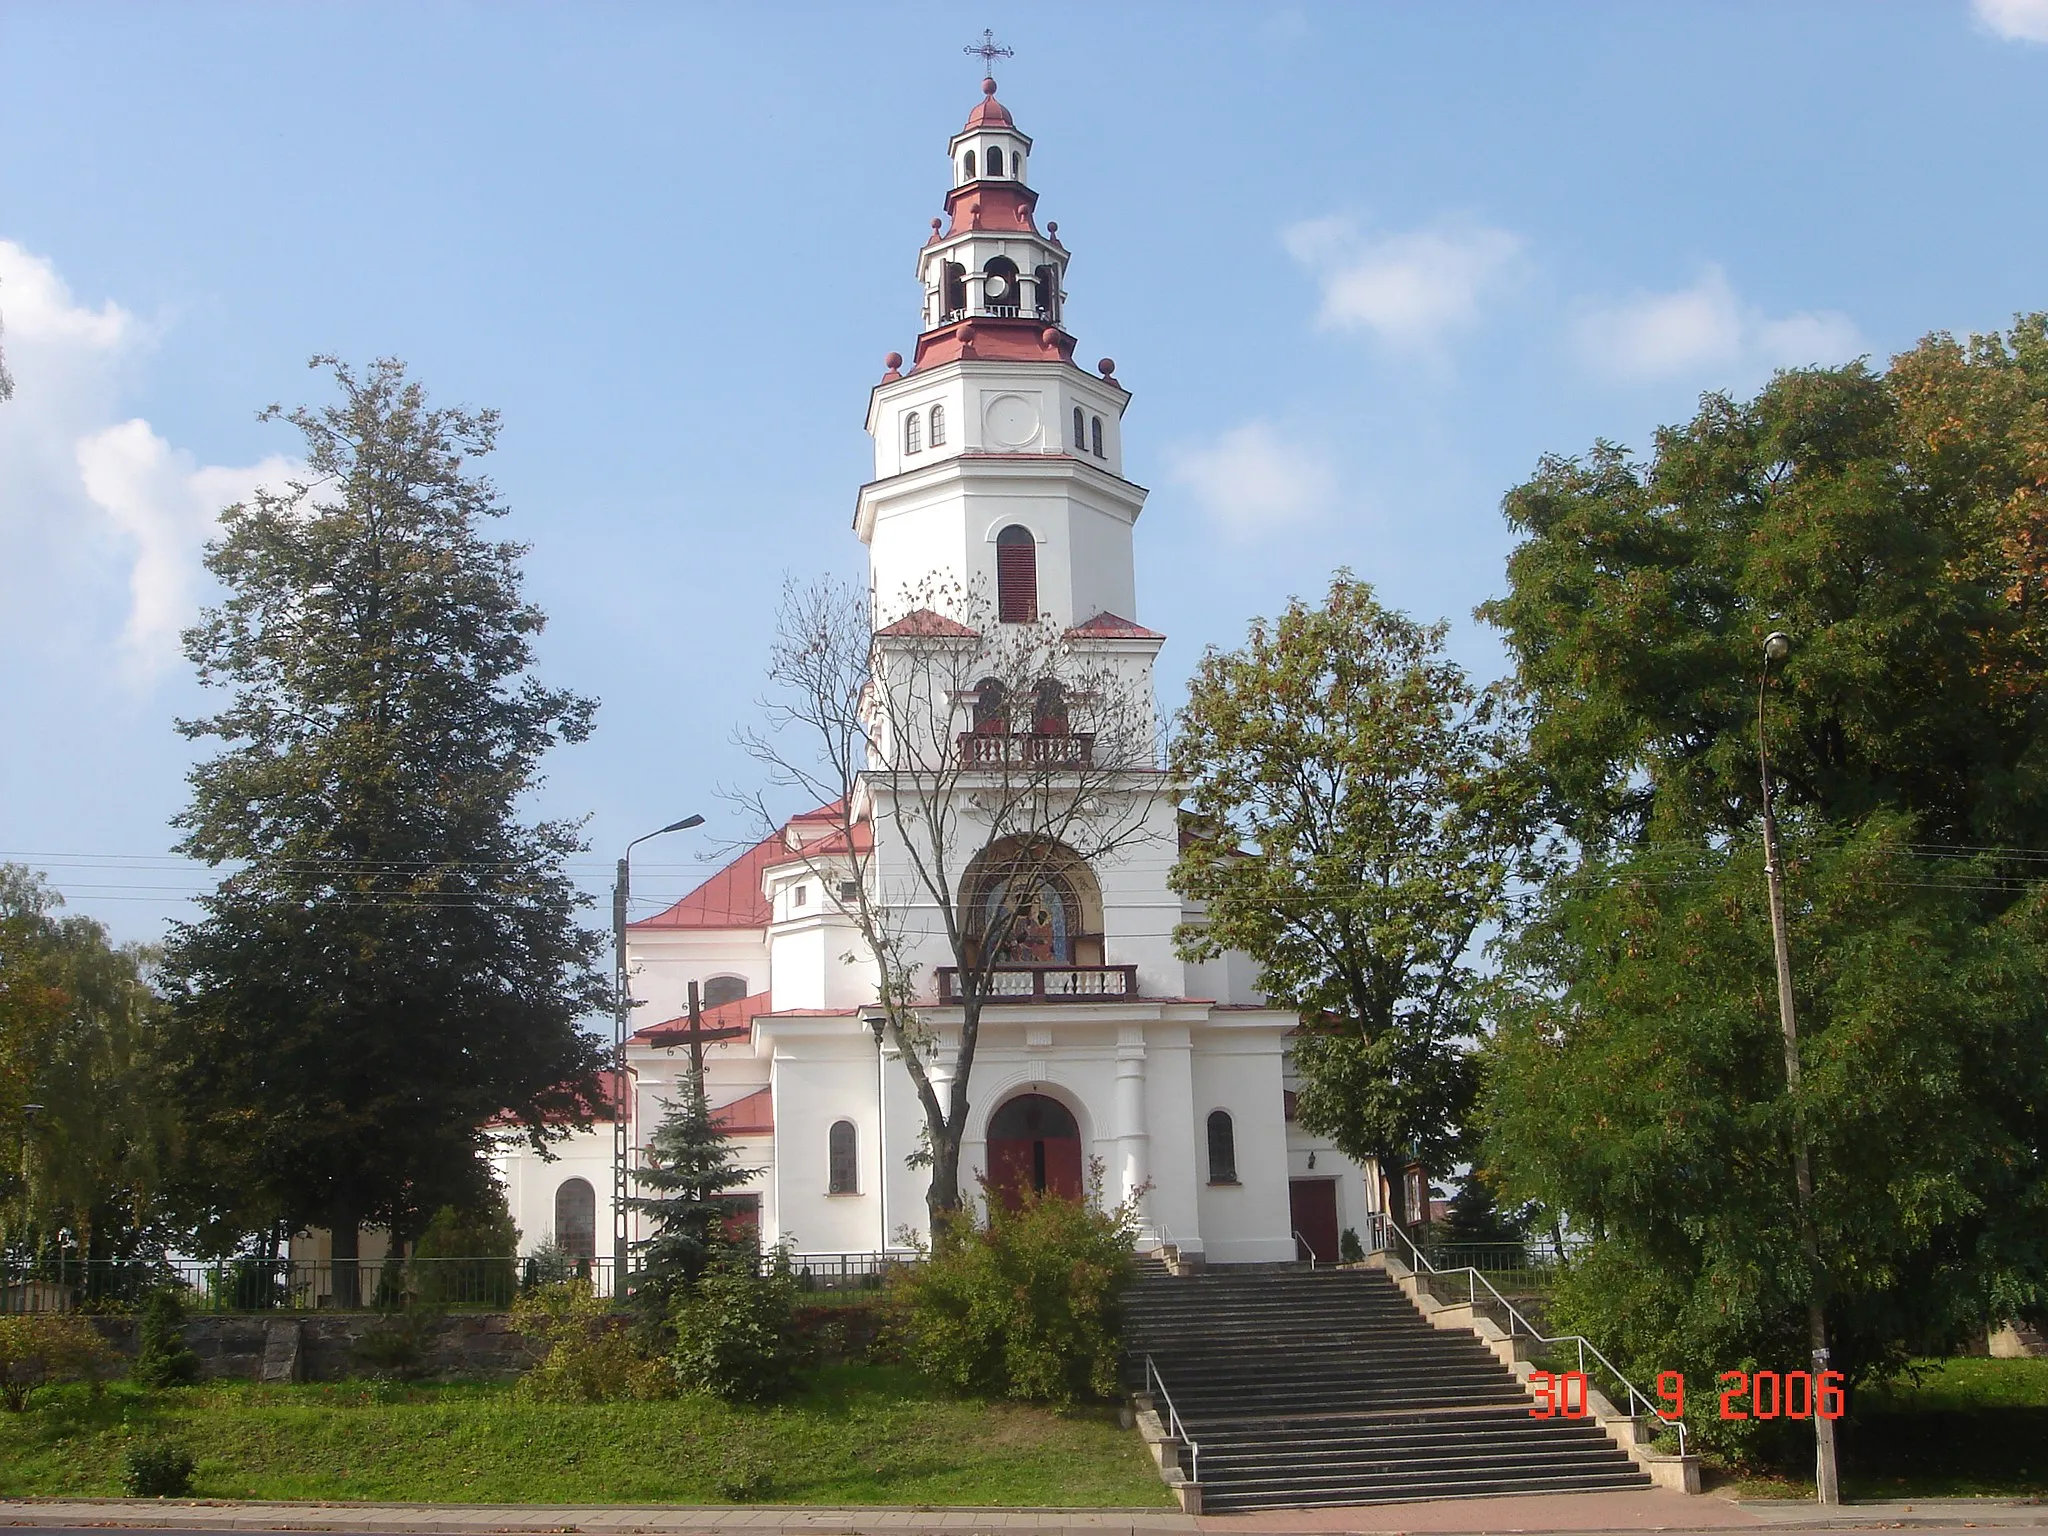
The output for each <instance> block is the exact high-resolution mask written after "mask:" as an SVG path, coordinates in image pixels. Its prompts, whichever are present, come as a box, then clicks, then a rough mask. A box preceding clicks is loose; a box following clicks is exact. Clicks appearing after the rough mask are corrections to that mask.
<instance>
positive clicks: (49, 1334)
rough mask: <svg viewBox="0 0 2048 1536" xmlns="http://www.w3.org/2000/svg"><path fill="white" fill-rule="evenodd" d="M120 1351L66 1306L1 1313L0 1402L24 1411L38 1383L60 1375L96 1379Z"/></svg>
mask: <svg viewBox="0 0 2048 1536" xmlns="http://www.w3.org/2000/svg"><path fill="white" fill-rule="evenodd" d="M117 1358H118V1357H117V1356H116V1355H115V1354H114V1351H113V1350H112V1349H111V1348H109V1347H108V1344H107V1341H106V1340H105V1339H103V1338H101V1337H100V1335H99V1330H98V1329H97V1328H95V1327H93V1325H92V1324H91V1323H89V1322H87V1321H86V1320H85V1319H84V1318H82V1317H77V1316H74V1315H72V1314H69V1313H63V1312H25V1313H16V1314H14V1315H12V1316H0V1404H5V1405H6V1408H7V1411H8V1412H9V1413H21V1412H22V1411H24V1410H25V1409H26V1408H27V1407H28V1405H29V1399H30V1398H31V1397H33V1396H34V1395H35V1391H36V1388H38V1387H42V1386H47V1385H49V1384H50V1383H52V1382H59V1381H91V1382H94V1383H97V1382H98V1381H99V1380H100V1379H101V1378H102V1377H103V1376H104V1375H106V1374H107V1373H108V1372H110V1371H112V1370H113V1368H114V1366H115V1364H116V1362H117Z"/></svg>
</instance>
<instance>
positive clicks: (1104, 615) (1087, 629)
mask: <svg viewBox="0 0 2048 1536" xmlns="http://www.w3.org/2000/svg"><path fill="white" fill-rule="evenodd" d="M1067 633H1068V635H1070V636H1077V637H1079V638H1081V639H1084V640H1164V639H1165V638H1166V636H1164V635H1162V634H1160V633H1159V631H1158V630H1156V629H1147V628H1146V627H1145V626H1144V625H1142V624H1139V623H1136V622H1134V621H1133V620H1130V619H1120V618H1118V617H1117V616H1116V615H1115V614H1113V613H1111V612H1109V611H1108V610H1106V609H1105V610H1104V611H1103V612H1101V613H1098V614H1097V615H1095V617H1094V618H1092V619H1090V620H1088V622H1087V623H1085V624H1076V625H1075V626H1074V627H1073V628H1072V629H1070V630H1068V631H1067Z"/></svg>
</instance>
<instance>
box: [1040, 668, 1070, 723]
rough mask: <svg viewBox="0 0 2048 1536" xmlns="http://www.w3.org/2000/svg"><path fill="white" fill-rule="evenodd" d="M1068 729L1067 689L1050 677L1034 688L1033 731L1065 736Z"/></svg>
mask: <svg viewBox="0 0 2048 1536" xmlns="http://www.w3.org/2000/svg"><path fill="white" fill-rule="evenodd" d="M1067 729H1068V727H1067V690H1066V689H1065V688H1064V687H1062V686H1061V685H1060V684H1059V683H1058V682H1056V681H1054V680H1053V679H1052V678H1049V677H1048V678H1046V679H1045V680H1044V681H1042V682H1041V683H1039V685H1038V686H1037V688H1035V689H1033V690H1032V695H1031V733H1032V735H1034V736H1064V735H1066V734H1067Z"/></svg>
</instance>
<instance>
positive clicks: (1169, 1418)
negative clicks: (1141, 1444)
mask: <svg viewBox="0 0 2048 1536" xmlns="http://www.w3.org/2000/svg"><path fill="white" fill-rule="evenodd" d="M1155 1386H1156V1387H1157V1388H1158V1389H1159V1401H1160V1402H1162V1403H1164V1404H1166V1427H1167V1429H1168V1431H1169V1432H1170V1433H1171V1434H1172V1435H1173V1436H1174V1438H1175V1439H1177V1440H1179V1441H1180V1443H1181V1444H1183V1445H1185V1446H1186V1447H1187V1448H1188V1481H1189V1482H1191V1483H1199V1482H1200V1481H1201V1480H1202V1447H1201V1445H1200V1444H1199V1443H1197V1441H1196V1440H1195V1437H1194V1436H1193V1435H1191V1434H1189V1433H1188V1427H1187V1425H1186V1424H1184V1423H1182V1422H1181V1417H1180V1410H1179V1409H1178V1408H1176V1407H1174V1406H1173V1394H1172V1393H1171V1392H1168V1391H1167V1390H1166V1378H1165V1377H1164V1376H1161V1375H1160V1374H1159V1367H1158V1366H1156V1365H1154V1364H1153V1363H1152V1355H1151V1353H1150V1351H1147V1352H1146V1355H1145V1390H1146V1391H1147V1392H1150V1391H1151V1390H1152V1389H1153V1388H1154V1387H1155Z"/></svg>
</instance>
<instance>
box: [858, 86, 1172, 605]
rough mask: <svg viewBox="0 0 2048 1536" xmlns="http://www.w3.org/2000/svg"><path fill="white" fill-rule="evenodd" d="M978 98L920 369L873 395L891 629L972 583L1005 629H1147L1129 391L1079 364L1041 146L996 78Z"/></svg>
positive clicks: (889, 375) (877, 583)
mask: <svg viewBox="0 0 2048 1536" xmlns="http://www.w3.org/2000/svg"><path fill="white" fill-rule="evenodd" d="M968 51H969V52H981V51H983V50H982V49H975V48H970V49H969V50H968ZM981 98H982V99H981V100H980V101H979V102H977V103H976V104H975V106H974V109H973V110H972V111H971V112H970V113H968V116H967V122H966V125H965V126H964V127H962V128H961V129H960V131H959V132H958V133H956V134H954V135H953V136H952V138H951V139H950V140H949V141H948V143H947V146H946V152H947V157H948V160H949V163H950V165H951V176H950V178H949V186H948V190H947V193H946V201H945V214H944V217H942V218H936V219H933V220H932V223H931V234H930V237H929V238H928V239H927V240H926V241H925V243H924V246H923V248H922V249H921V250H920V251H919V252H918V257H917V275H918V280H919V282H920V284H921V286H922V289H923V294H924V304H923V329H922V330H921V331H920V332H919V334H918V337H917V341H916V344H915V345H914V347H913V348H912V351H911V361H910V364H909V366H908V367H907V368H906V367H905V366H904V363H903V358H902V356H901V355H900V354H898V353H895V352H891V353H890V354H889V356H888V358H887V360H886V364H885V366H886V369H887V371H886V372H885V373H883V375H882V380H881V382H880V383H879V384H877V385H876V386H875V388H874V391H873V393H872V395H871V396H870V397H869V403H868V419H867V429H868V433H869V435H870V436H871V437H873V438H874V440H875V478H874V479H873V480H871V481H869V482H868V484H866V485H865V486H863V487H862V488H861V492H860V500H859V503H858V506H857V509H856V512H855V516H854V528H855V530H856V531H857V532H858V533H859V534H860V537H861V540H862V542H863V543H865V544H866V545H867V546H868V560H869V571H870V578H871V582H872V585H873V589H874V593H875V599H876V603H877V607H878V610H879V612H878V618H879V619H880V621H881V622H882V623H888V622H890V621H891V620H892V619H895V618H899V617H901V616H902V612H903V610H904V608H905V607H906V606H907V605H906V603H905V601H904V594H905V593H906V591H908V590H910V589H913V588H916V587H918V586H919V585H921V584H922V583H924V582H926V581H927V580H941V581H943V580H958V581H964V582H965V583H966V584H967V585H968V586H969V587H970V588H976V589H979V590H980V591H981V592H982V593H983V594H984V596H985V598H986V599H987V601H988V602H989V604H990V606H991V607H992V608H996V609H999V611H1000V615H1001V619H1002V620H1003V621H1005V622H1024V621H1030V622H1036V621H1038V620H1041V619H1050V620H1052V621H1053V622H1055V623H1057V624H1059V625H1060V626H1061V627H1063V628H1075V627H1079V626H1083V625H1086V624H1088V623H1089V622H1090V621H1091V620H1098V619H1102V618H1103V617H1104V616H1105V615H1107V616H1109V617H1111V618H1114V619H1117V620H1119V621H1121V622H1122V623H1123V624H1124V625H1125V626H1127V627H1135V624H1134V621H1135V619H1136V608H1137V594H1136V581H1135V577H1134V574H1133V567H1132V546H1131V534H1132V528H1133V525H1134V524H1135V523H1136V522H1137V518H1138V513H1139V510H1140V509H1141V508H1142V507H1143V506H1144V502H1145V495H1146V493H1145V491H1144V489H1143V488H1142V487H1140V486H1137V485H1133V484H1132V483H1131V482H1130V481H1128V480H1126V479H1125V478H1124V476H1123V414H1124V409H1125V407H1126V406H1128V405H1129V404H1130V400H1131V396H1130V394H1129V392H1128V391H1126V390H1125V389H1124V387H1123V386H1122V385H1121V384H1119V383H1118V382H1117V379H1116V366H1115V364H1114V363H1112V362H1111V361H1110V360H1109V359H1107V358H1104V359H1103V360H1102V361H1101V363H1100V364H1098V366H1097V369H1096V371H1095V372H1094V373H1090V372H1088V371H1087V370H1086V369H1084V368H1081V367H1079V366H1077V365H1076V363H1075V361H1074V350H1075V345H1076V343H1075V340H1074V336H1073V333H1072V332H1071V331H1069V330H1068V329H1067V315H1066V288H1065V283H1066V272H1067V263H1068V260H1069V255H1068V251H1067V248H1066V246H1065V245H1064V244H1062V243H1061V241H1060V238H1059V225H1058V224H1055V223H1049V224H1046V225H1045V226H1044V227H1043V228H1042V229H1041V228H1040V226H1039V223H1038V193H1037V192H1035V191H1034V190H1032V187H1031V185H1030V182H1029V179H1028V178H1029V175H1030V168H1031V153H1032V144H1031V138H1030V136H1029V135H1028V134H1025V133H1024V132H1023V131H1021V130H1020V129H1019V128H1018V127H1017V124H1016V120H1015V119H1014V118H1012V117H1011V115H1010V111H1009V109H1008V108H1007V107H1005V106H1004V105H1003V104H1002V103H1001V102H1000V101H998V100H997V99H996V82H995V81H994V80H993V79H987V80H983V81H982V82H981Z"/></svg>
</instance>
